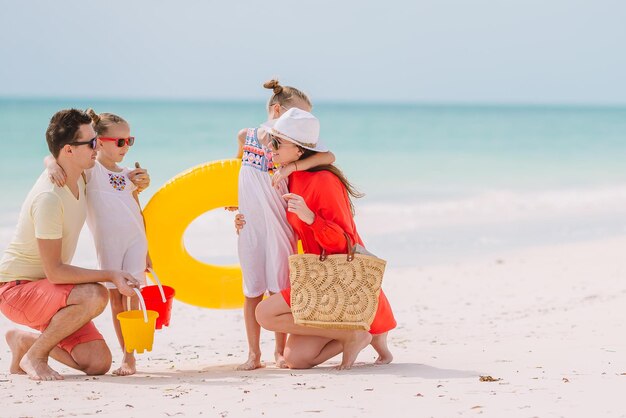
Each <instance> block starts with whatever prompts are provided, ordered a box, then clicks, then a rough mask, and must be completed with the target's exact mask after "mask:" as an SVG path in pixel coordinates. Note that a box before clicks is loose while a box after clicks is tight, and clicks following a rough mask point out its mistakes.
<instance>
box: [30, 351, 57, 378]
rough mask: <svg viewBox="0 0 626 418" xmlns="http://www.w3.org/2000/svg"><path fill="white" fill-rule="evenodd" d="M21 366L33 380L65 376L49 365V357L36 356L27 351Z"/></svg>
mask: <svg viewBox="0 0 626 418" xmlns="http://www.w3.org/2000/svg"><path fill="white" fill-rule="evenodd" d="M19 366H20V368H21V369H22V370H24V371H25V372H26V374H27V375H28V377H30V378H31V379H32V380H63V376H61V375H60V374H58V373H57V372H55V371H54V370H52V368H51V367H50V366H48V357H45V358H34V357H31V356H30V355H29V353H28V352H26V354H25V355H24V356H23V357H22V360H20V364H19Z"/></svg>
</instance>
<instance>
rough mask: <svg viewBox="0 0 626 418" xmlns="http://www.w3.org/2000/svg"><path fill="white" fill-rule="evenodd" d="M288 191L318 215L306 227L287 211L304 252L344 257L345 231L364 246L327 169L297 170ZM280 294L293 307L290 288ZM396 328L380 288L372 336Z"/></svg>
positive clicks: (341, 190)
mask: <svg viewBox="0 0 626 418" xmlns="http://www.w3.org/2000/svg"><path fill="white" fill-rule="evenodd" d="M289 192H290V193H294V194H297V195H299V196H302V197H303V198H304V201H305V202H306V204H307V206H308V207H309V209H311V210H312V211H313V212H314V213H315V220H314V221H313V223H312V224H311V225H307V224H306V223H304V222H302V221H301V220H300V218H298V216H297V215H296V214H294V213H292V212H287V221H288V222H289V224H290V225H291V226H292V228H293V230H294V231H295V233H296V234H297V235H298V238H300V240H301V241H302V248H303V249H304V252H305V253H307V254H321V252H322V247H323V248H325V249H326V253H327V254H329V255H330V254H345V253H346V251H347V246H348V243H347V242H346V237H345V236H344V235H343V234H344V232H346V233H347V234H348V236H349V237H350V239H351V240H352V242H354V243H359V244H361V245H363V241H362V240H361V237H360V236H359V234H358V232H357V230H356V225H355V224H354V218H353V217H352V212H351V210H350V201H349V199H348V192H347V190H346V188H345V186H344V185H343V183H341V181H340V180H339V178H338V177H337V176H335V175H334V174H333V173H331V172H330V171H326V170H323V171H317V172H309V171H296V172H295V173H293V174H291V175H290V176H289ZM281 293H282V295H283V298H285V301H286V302H287V304H288V305H290V304H291V289H285V290H283V291H282V292H281ZM395 327H396V320H395V318H394V316H393V312H392V310H391V305H389V301H388V300H387V297H386V296H385V294H384V293H383V291H382V289H381V291H380V296H379V299H378V310H377V311H376V316H375V317H374V322H372V325H371V327H370V333H372V334H382V333H383V332H387V331H389V330H391V329H393V328H395Z"/></svg>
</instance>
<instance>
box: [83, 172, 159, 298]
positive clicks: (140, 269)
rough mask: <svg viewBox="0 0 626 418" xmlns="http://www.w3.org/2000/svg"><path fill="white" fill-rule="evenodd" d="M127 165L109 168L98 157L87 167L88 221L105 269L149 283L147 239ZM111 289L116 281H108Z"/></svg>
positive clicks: (101, 264) (102, 266) (100, 263)
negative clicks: (121, 167) (110, 169)
mask: <svg viewBox="0 0 626 418" xmlns="http://www.w3.org/2000/svg"><path fill="white" fill-rule="evenodd" d="M129 171H131V170H130V169H128V168H123V169H122V171H121V172H119V173H117V172H114V171H109V170H107V169H106V168H105V167H104V166H103V165H102V164H100V163H99V162H98V161H96V164H95V165H94V167H93V168H91V169H89V170H87V171H86V172H85V174H86V175H87V225H88V226H89V229H90V230H91V233H92V235H93V238H94V242H95V245H96V252H97V254H98V263H99V265H100V268H101V269H103V270H122V271H126V272H128V273H130V274H132V275H133V276H134V277H135V278H136V279H137V280H138V281H139V282H140V283H142V284H143V285H145V284H146V275H145V270H146V256H147V254H148V241H147V239H146V231H145V227H144V222H143V217H142V216H141V210H140V209H139V205H138V204H137V202H136V201H135V198H134V196H133V191H135V190H136V189H137V186H135V184H134V183H133V182H132V181H131V180H130V178H129V177H128V173H129ZM104 285H105V286H106V287H107V288H109V289H115V285H113V284H112V283H109V282H106V283H104Z"/></svg>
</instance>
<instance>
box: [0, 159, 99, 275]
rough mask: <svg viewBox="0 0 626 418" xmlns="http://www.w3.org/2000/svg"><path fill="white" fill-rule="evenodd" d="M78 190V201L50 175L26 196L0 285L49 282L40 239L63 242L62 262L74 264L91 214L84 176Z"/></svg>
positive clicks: (44, 175) (3, 263) (0, 266)
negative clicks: (88, 214)
mask: <svg viewBox="0 0 626 418" xmlns="http://www.w3.org/2000/svg"><path fill="white" fill-rule="evenodd" d="M78 186H79V187H78V190H79V195H78V199H76V197H75V196H74V195H73V194H72V192H71V191H70V189H69V188H68V187H67V185H65V186H64V187H57V186H55V185H54V184H52V183H51V182H50V180H49V179H48V173H47V171H44V172H43V173H42V174H41V176H39V179H37V182H36V183H35V185H34V186H33V188H32V189H31V191H30V192H29V193H28V196H26V200H25V201H24V204H23V205H22V209H21V211H20V217H19V219H18V221H17V228H16V231H15V235H14V236H13V239H12V240H11V243H10V244H9V246H8V248H7V249H6V251H5V252H4V255H3V256H2V260H0V282H9V281H13V280H39V279H43V278H45V273H44V271H43V264H42V262H41V256H40V255H39V247H38V245H37V239H59V238H62V239H63V240H62V251H61V260H62V262H63V263H64V264H69V263H70V262H71V261H72V257H74V252H75V251H76V244H77V243H78V237H79V235H80V231H81V229H82V228H83V225H84V223H85V217H86V214H87V202H86V200H85V182H84V180H83V178H82V176H81V177H80V178H79V180H78Z"/></svg>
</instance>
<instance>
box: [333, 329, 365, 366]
mask: <svg viewBox="0 0 626 418" xmlns="http://www.w3.org/2000/svg"><path fill="white" fill-rule="evenodd" d="M371 341H372V334H370V333H369V332H367V331H355V332H354V333H353V334H351V335H350V337H348V339H347V340H344V341H342V343H343V357H342V359H341V364H340V365H339V366H337V370H348V369H350V368H352V365H353V364H354V362H355V361H356V358H357V356H358V355H359V353H360V352H361V350H363V349H364V348H365V347H367V346H368V345H369V344H370V342H371Z"/></svg>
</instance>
